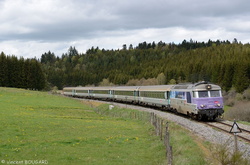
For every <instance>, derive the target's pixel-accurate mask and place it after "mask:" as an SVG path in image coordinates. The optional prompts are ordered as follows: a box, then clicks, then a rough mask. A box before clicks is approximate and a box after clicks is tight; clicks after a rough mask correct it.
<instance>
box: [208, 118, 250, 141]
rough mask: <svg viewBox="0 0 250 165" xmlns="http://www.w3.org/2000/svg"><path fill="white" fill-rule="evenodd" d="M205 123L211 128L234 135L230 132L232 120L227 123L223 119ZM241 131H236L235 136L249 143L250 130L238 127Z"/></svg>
mask: <svg viewBox="0 0 250 165" xmlns="http://www.w3.org/2000/svg"><path fill="white" fill-rule="evenodd" d="M204 124H205V125H208V126H210V127H212V128H215V129H218V130H220V131H223V132H226V133H228V134H230V135H234V134H233V133H230V130H231V128H232V125H233V122H232V123H231V124H229V123H228V122H225V121H216V122H204ZM240 130H241V131H242V132H241V133H237V137H239V138H240V139H242V140H244V141H245V142H247V143H250V131H249V130H247V129H244V128H240Z"/></svg>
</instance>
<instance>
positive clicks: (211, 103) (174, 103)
mask: <svg viewBox="0 0 250 165" xmlns="http://www.w3.org/2000/svg"><path fill="white" fill-rule="evenodd" d="M63 94H64V95H66V96H72V97H82V98H90V99H101V100H109V101H117V102H126V103H133V104H139V105H145V106H154V107H160V108H161V109H163V110H170V111H173V112H176V113H181V114H185V115H188V116H190V117H191V118H193V119H197V120H202V119H207V120H214V119H215V118H217V117H218V116H221V115H222V114H223V113H224V110H223V98H222V94H221V88H220V87H219V86H218V85H215V84H212V83H208V82H199V83H195V84H190V83H188V84H177V85H155V86H115V87H65V88H64V89H63Z"/></svg>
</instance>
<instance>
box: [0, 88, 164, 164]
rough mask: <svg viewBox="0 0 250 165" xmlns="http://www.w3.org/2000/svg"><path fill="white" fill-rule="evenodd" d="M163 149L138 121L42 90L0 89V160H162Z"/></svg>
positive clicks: (70, 161)
mask: <svg viewBox="0 0 250 165" xmlns="http://www.w3.org/2000/svg"><path fill="white" fill-rule="evenodd" d="M165 159H166V158H165V149H164V145H163V144H162V142H161V141H160V140H159V138H158V137H156V136H154V135H152V126H151V125H149V124H145V123H144V122H143V121H139V120H133V119H123V118H113V117H109V116H102V115H100V114H98V113H96V112H95V111H94V110H93V108H92V107H91V106H90V105H86V104H84V103H82V102H81V101H78V100H73V99H70V98H66V97H62V96H55V95H50V94H48V93H45V92H36V91H28V90H22V89H14V88H0V161H1V163H2V164H7V163H9V164H10V163H11V161H12V163H15V161H16V163H17V161H19V164H21V163H22V161H23V163H22V164H24V161H30V163H31V161H34V163H35V161H36V162H37V163H38V161H40V164H42V161H43V163H44V164H88V165H92V164H93V165H94V164H96V165H97V164H102V165H105V164H108V165H112V164H114V165H117V164H136V165H137V164H143V165H145V164H149V165H151V164H164V163H165V161H166V160H165Z"/></svg>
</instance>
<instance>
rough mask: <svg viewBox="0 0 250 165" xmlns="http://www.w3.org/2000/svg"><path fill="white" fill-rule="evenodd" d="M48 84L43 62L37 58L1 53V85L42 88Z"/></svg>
mask: <svg viewBox="0 0 250 165" xmlns="http://www.w3.org/2000/svg"><path fill="white" fill-rule="evenodd" d="M45 84H46V79H45V74H44V71H43V70H42V66H41V63H40V62H39V61H38V60H36V59H24V58H20V59H18V58H17V57H15V56H6V55H5V54H4V53H3V52H2V53H1V54H0V86H1V87H15V88H25V89H32V90H42V89H44V87H45Z"/></svg>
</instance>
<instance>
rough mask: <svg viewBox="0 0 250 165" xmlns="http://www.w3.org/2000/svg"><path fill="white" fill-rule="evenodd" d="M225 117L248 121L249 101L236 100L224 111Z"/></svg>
mask: <svg viewBox="0 0 250 165" xmlns="http://www.w3.org/2000/svg"><path fill="white" fill-rule="evenodd" d="M225 118H226V119H229V120H233V119H236V120H242V121H248V122H250V102H238V103H237V104H235V106H234V107H232V108H230V109H229V110H228V111H227V112H226V113H225Z"/></svg>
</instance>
